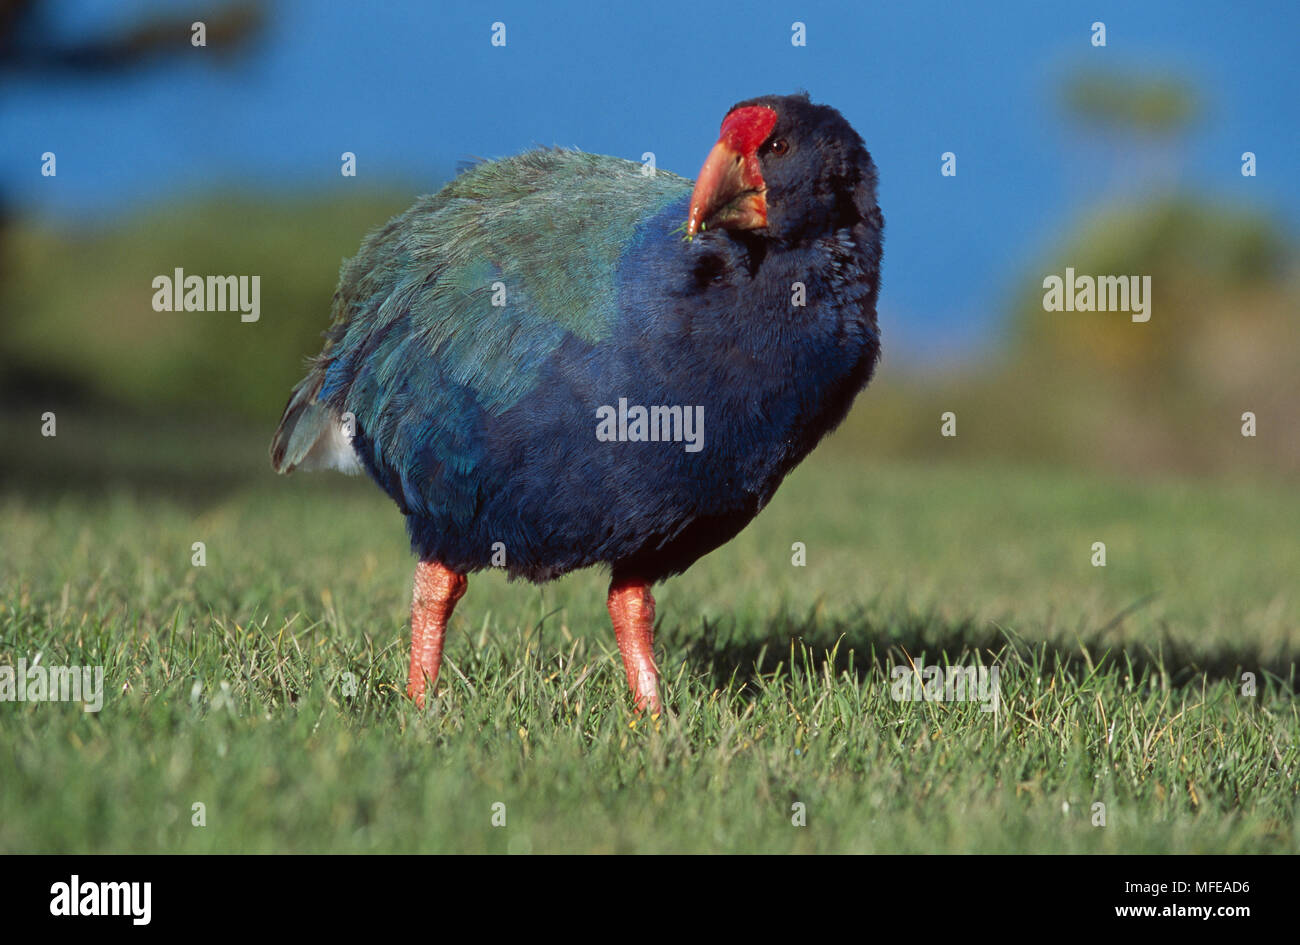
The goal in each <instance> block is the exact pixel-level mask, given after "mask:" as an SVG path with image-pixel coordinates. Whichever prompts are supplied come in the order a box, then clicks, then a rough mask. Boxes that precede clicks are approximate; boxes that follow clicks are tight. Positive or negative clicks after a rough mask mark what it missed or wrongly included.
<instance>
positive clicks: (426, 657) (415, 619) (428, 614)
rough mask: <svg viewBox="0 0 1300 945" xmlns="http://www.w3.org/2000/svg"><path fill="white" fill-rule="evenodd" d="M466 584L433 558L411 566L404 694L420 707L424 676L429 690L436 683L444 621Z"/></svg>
mask: <svg viewBox="0 0 1300 945" xmlns="http://www.w3.org/2000/svg"><path fill="white" fill-rule="evenodd" d="M468 583H469V582H468V581H467V580H465V575H463V574H457V573H456V572H455V571H452V570H451V569H450V568H444V567H443V566H442V565H440V564H439V563H438V562H436V561H421V562H420V563H419V564H417V565H416V566H415V589H414V592H413V593H412V595H411V673H410V676H409V677H408V679H407V683H406V694H407V695H408V696H410V697H411V698H412V699H414V700H415V704H416V705H417V706H419V707H420V708H421V709H423V708H424V689H425V682H426V679H427V681H428V687H429V691H430V692H432V691H433V687H434V685H435V684H436V683H437V682H438V669H439V667H441V666H442V641H443V637H445V636H446V634H447V621H449V620H450V619H451V612H452V611H453V610H455V609H456V601H458V600H460V599H461V598H462V597H463V596H465V587H466V585H467V584H468Z"/></svg>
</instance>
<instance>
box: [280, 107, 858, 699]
mask: <svg viewBox="0 0 1300 945" xmlns="http://www.w3.org/2000/svg"><path fill="white" fill-rule="evenodd" d="M701 150H703V149H701ZM876 191H877V170H876V165H875V163H874V162H873V160H872V157H871V155H870V153H869V152H868V150H867V148H866V146H865V144H864V142H863V140H862V138H861V136H860V135H859V134H858V133H857V132H856V131H855V130H854V129H853V127H852V126H851V125H850V124H849V122H848V121H847V120H846V119H845V118H844V117H843V115H842V114H841V113H840V112H839V111H838V110H836V109H835V108H833V107H831V106H828V105H823V104H817V103H814V102H813V101H812V100H811V98H810V97H809V95H808V93H806V92H799V93H796V94H793V95H765V96H760V97H757V98H752V99H748V100H746V101H742V102H740V103H738V104H736V105H734V106H732V107H731V108H730V109H728V110H727V112H726V113H725V115H724V117H723V120H722V123H721V128H720V131H719V135H718V137H717V139H716V142H715V143H714V144H713V145H712V148H711V149H710V150H709V151H708V154H707V157H706V159H705V161H704V163H703V166H702V167H701V169H700V172H699V175H698V177H697V179H696V180H695V181H694V182H692V181H691V180H689V179H687V178H684V177H679V176H677V175H675V174H672V173H670V172H668V171H666V170H662V169H656V168H653V167H652V166H650V165H648V164H647V163H643V162H635V161H629V160H624V159H621V158H616V157H608V156H602V155H595V154H590V153H586V152H582V151H579V150H574V149H565V148H536V149H533V150H528V151H525V152H522V153H520V154H518V155H516V156H513V157H508V158H503V159H500V160H493V161H480V162H478V163H476V164H474V165H472V166H470V167H469V168H467V169H464V170H462V171H461V172H460V173H459V174H458V175H457V176H455V177H453V178H452V179H451V180H450V181H449V182H448V183H447V184H446V186H444V187H443V188H442V189H441V190H440V191H438V192H437V193H435V194H432V195H426V196H423V197H420V198H419V199H418V200H417V201H416V203H415V204H414V205H413V206H411V208H410V209H408V210H407V211H406V212H405V213H402V214H400V215H398V216H396V217H394V218H393V219H392V220H390V221H389V222H388V223H387V224H385V225H384V226H382V227H380V228H379V229H377V230H375V231H374V232H372V233H371V234H370V235H369V236H368V237H366V239H365V240H364V241H363V242H362V244H361V247H360V250H359V251H358V253H357V254H356V256H354V257H353V258H352V259H351V260H349V261H346V262H344V264H343V266H342V269H341V272H340V277H339V283H338V288H337V290H336V292H335V294H334V299H333V304H332V312H331V321H330V325H329V328H328V330H327V331H326V332H325V334H324V338H325V343H324V347H323V349H322V351H321V352H320V354H319V355H318V356H316V357H315V358H314V359H311V360H310V361H309V369H308V372H307V374H306V376H305V377H304V378H303V379H302V380H301V382H299V383H298V385H297V386H296V387H294V388H293V391H292V393H291V394H290V396H289V400H288V404H287V405H286V407H285V410H284V413H283V416H282V418H281V420H280V424H279V427H278V428H277V430H276V432H275V435H274V438H273V440H272V444H271V463H272V466H273V468H274V469H275V470H276V471H277V472H280V473H289V472H291V471H293V470H294V469H297V468H304V469H311V468H337V469H341V470H343V471H345V472H360V471H364V472H365V473H367V474H368V475H369V476H370V478H371V479H373V480H374V482H375V483H377V484H378V485H379V487H380V488H381V489H382V490H383V491H384V492H386V493H387V494H388V496H390V497H391V498H392V500H393V501H394V502H395V503H396V504H397V507H398V508H399V510H400V511H401V513H402V514H403V515H404V516H405V520H406V526H407V532H408V534H409V536H410V541H411V547H412V551H413V552H414V555H415V557H416V559H417V564H416V568H415V577H414V582H413V584H414V586H413V592H412V603H411V627H410V629H411V648H410V664H409V673H408V678H407V687H406V692H407V696H408V697H409V698H410V699H411V700H413V701H414V702H415V704H416V705H417V706H418V707H419V708H421V709H423V708H424V707H425V704H426V694H429V695H430V696H431V695H432V694H433V693H434V692H436V684H437V679H438V673H439V668H440V665H441V660H442V650H443V642H444V639H445V635H446V632H447V625H448V621H449V619H450V618H451V616H452V613H453V610H454V608H455V607H456V605H457V603H458V601H460V599H461V598H462V596H463V595H464V594H465V592H466V588H467V584H468V576H469V575H470V574H473V573H475V572H478V571H482V570H485V569H491V568H497V569H504V570H505V571H506V573H507V575H508V577H509V578H511V579H523V580H528V581H532V582H535V583H542V582H546V581H550V580H552V579H555V578H558V577H560V576H562V575H565V574H568V573H570V572H572V571H575V570H578V569H583V568H589V567H599V568H604V569H607V570H608V572H609V575H610V584H609V591H608V596H607V600H606V605H607V609H608V611H609V616H610V621H611V623H612V625H613V630H614V635H615V638H616V641H617V644H618V649H619V653H620V655H621V658H622V662H623V667H624V671H625V674H626V677H627V683H628V686H629V688H630V690H631V699H632V702H633V706H634V711H635V712H637V713H644V712H649V713H654V714H657V713H659V712H661V711H662V710H663V704H664V703H663V699H662V694H661V692H660V688H661V687H660V680H659V670H658V667H657V663H656V660H655V654H654V625H655V600H654V596H653V593H652V587H653V585H654V584H656V583H658V582H660V581H662V580H663V579H665V578H667V577H670V576H672V575H675V574H679V573H681V572H683V571H685V570H686V569H687V568H688V567H690V566H691V565H692V564H693V563H695V562H696V561H697V560H698V559H699V558H701V557H702V556H704V555H706V554H708V553H709V552H711V551H713V550H715V549H717V548H719V547H721V546H722V545H724V544H725V543H727V542H728V541H730V540H731V539H732V538H733V537H735V536H736V535H737V534H738V533H739V532H740V531H741V530H742V529H743V528H744V527H745V526H746V525H747V524H748V523H749V522H750V521H751V520H752V519H753V518H754V517H755V516H756V515H757V514H758V513H759V512H760V511H761V510H762V509H763V508H764V506H766V505H767V503H768V502H769V501H770V500H771V499H772V496H773V494H774V493H775V492H776V490H777V487H778V486H779V485H780V484H781V481H782V480H783V479H784V478H785V476H786V475H787V474H788V473H789V472H790V471H791V470H792V469H793V468H794V467H795V466H796V465H797V464H798V463H799V462H801V461H802V460H803V459H804V457H805V456H807V455H808V453H809V452H810V451H811V450H812V449H813V448H814V447H815V446H816V445H817V444H818V442H820V441H821V440H822V438H823V437H825V436H826V434H827V433H829V432H830V431H831V430H833V429H834V428H835V427H836V426H837V425H838V424H839V423H840V422H841V421H842V420H843V419H844V417H845V416H846V414H847V413H848V411H849V408H850V406H851V405H852V403H853V402H854V400H855V398H856V397H857V395H858V394H859V393H860V392H861V391H862V390H863V389H864V388H865V387H866V386H867V384H868V382H869V381H870V380H871V379H872V376H873V374H874V373H875V370H876V365H877V362H878V360H879V358H880V351H881V346H880V332H879V327H878V324H877V317H876V304H877V297H878V294H879V288H880V266H881V248H882V236H883V231H884V218H883V215H882V213H881V210H880V207H879V206H878V203H877V196H876Z"/></svg>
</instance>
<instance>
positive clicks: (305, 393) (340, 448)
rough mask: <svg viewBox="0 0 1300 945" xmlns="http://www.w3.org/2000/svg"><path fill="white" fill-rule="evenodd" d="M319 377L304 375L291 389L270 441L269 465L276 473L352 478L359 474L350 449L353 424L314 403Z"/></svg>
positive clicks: (354, 453) (355, 457) (358, 468)
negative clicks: (332, 473) (329, 472)
mask: <svg viewBox="0 0 1300 945" xmlns="http://www.w3.org/2000/svg"><path fill="white" fill-rule="evenodd" d="M319 392H320V378H319V377H311V376H308V377H307V378H304V380H303V382H302V383H301V384H299V385H298V387H297V388H295V389H294V392H293V394H292V395H291V396H290V398H289V404H288V406H287V407H285V409H284V416H283V417H281V418H280V426H279V427H278V428H277V429H276V431H275V438H274V439H273V440H272V441H271V465H272V466H273V467H275V470H276V472H280V473H291V472H293V471H294V470H295V469H298V468H302V469H308V470H311V469H337V470H339V471H340V472H344V473H348V474H349V475H354V474H356V473H359V472H361V471H362V466H361V460H360V459H359V458H358V457H357V453H356V450H354V449H353V448H352V430H353V428H354V426H353V424H350V423H345V422H344V417H343V416H341V415H340V414H339V413H338V411H336V410H334V409H333V408H331V407H327V406H325V405H324V404H321V403H318V402H317V401H316V395H317V394H318V393H319Z"/></svg>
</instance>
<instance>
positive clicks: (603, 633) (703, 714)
mask: <svg viewBox="0 0 1300 945" xmlns="http://www.w3.org/2000/svg"><path fill="white" fill-rule="evenodd" d="M62 437H63V433H62V431H61V432H60V438H62ZM25 448H26V447H24V449H25ZM259 449H260V446H259ZM129 481H132V480H124V484H123V485H122V486H120V487H110V488H107V489H106V490H98V491H97V490H91V491H85V490H78V489H73V488H67V489H63V488H45V489H40V488H27V487H17V486H15V487H11V488H10V490H9V491H8V492H5V493H0V534H2V535H3V542H2V544H3V547H2V548H0V665H4V664H10V665H13V664H16V663H17V660H18V659H19V658H25V659H27V660H28V661H31V660H33V659H35V658H36V656H37V654H40V659H41V662H42V663H43V664H46V665H49V664H79V665H102V666H103V667H104V674H105V690H106V694H105V704H104V707H103V709H102V711H100V712H99V713H98V714H91V713H85V712H83V711H81V708H80V706H78V705H71V704H53V703H32V702H26V703H0V852H12V851H102V852H127V851H182V852H205V851H265V852H270V851H510V852H527V851H533V852H541V851H565V850H568V851H862V852H869V851H923V852H924V851H958V852H967V851H969V852H974V851H1081V852H1083V851H1086V852H1116V851H1144V852H1165V851H1221V852H1265V851H1292V852H1294V851H1296V850H1297V848H1300V828H1298V827H1297V820H1296V814H1297V790H1298V788H1297V785H1300V714H1298V712H1297V702H1296V697H1295V690H1296V682H1297V680H1296V676H1295V660H1296V654H1297V652H1300V593H1298V587H1300V581H1298V580H1297V579H1298V577H1300V541H1298V540H1297V536H1300V498H1297V496H1296V493H1295V490H1294V489H1293V488H1292V489H1287V488H1285V487H1282V486H1277V487H1270V486H1261V485H1259V484H1247V483H1241V484H1230V483H1229V484H1225V483H1207V482H1196V481H1187V482H1181V481H1157V480H1152V481H1144V482H1125V481H1105V480H1101V479H1097V478H1087V477H1083V476H1080V475H1074V474H1062V473H1055V472H1046V471H1044V472H1031V471H1026V470H1016V469H997V468H988V467H978V468H976V467H969V466H961V467H958V466H952V465H944V464H942V463H936V464H933V465H931V466H921V465H889V464H876V463H871V462H862V461H860V460H859V459H857V458H856V457H855V456H854V455H853V454H852V453H851V452H848V451H847V450H846V449H843V448H841V447H839V446H837V445H836V444H835V443H832V444H830V446H828V447H827V448H826V449H824V450H822V451H819V452H818V453H816V454H814V456H813V457H812V458H811V459H810V460H809V461H808V463H806V464H805V467H804V468H802V469H800V470H799V471H798V472H797V473H796V474H795V475H794V476H793V477H792V478H791V480H790V481H789V482H788V483H787V484H786V486H785V487H784V488H783V489H782V490H781V492H780V493H779V494H778V496H777V498H776V500H775V501H774V502H773V503H772V505H771V507H770V508H768V509H767V510H766V511H765V512H764V513H763V514H762V515H761V516H760V517H759V518H758V519H757V520H756V521H755V523H754V524H753V525H751V526H750V528H749V529H748V530H747V531H746V532H744V533H743V534H742V535H741V536H740V538H738V539H737V540H736V541H734V542H733V543H732V544H730V545H729V546H727V547H725V548H724V549H722V550H720V551H718V552H716V553H715V554H713V555H711V556H710V557H708V558H706V559H705V560H704V561H702V562H700V564H698V565H697V566H696V567H695V568H694V569H693V570H692V571H691V572H689V573H688V574H687V575H685V576H684V577H681V578H678V579H676V580H673V581H670V582H668V583H667V584H665V585H662V586H661V587H660V588H658V589H657V597H658V601H659V650H660V653H661V667H662V669H663V671H664V675H665V678H666V680H667V685H666V695H667V702H668V707H669V708H668V710H667V711H666V713H665V714H664V716H662V717H660V718H657V719H653V720H651V719H644V718H642V719H638V718H636V717H635V716H634V715H633V714H632V713H631V711H630V705H629V700H628V698H627V693H626V691H625V682H624V680H623V676H622V670H621V667H620V665H619V663H618V661H617V655H616V651H615V648H614V644H613V639H612V634H611V633H610V631H609V628H608V623H607V617H606V615H605V612H604V590H605V580H604V578H603V576H601V575H599V574H596V573H584V574H580V575H575V576H571V577H569V578H567V579H565V580H563V581H560V582H558V583H555V584H551V585H548V586H545V587H542V588H536V587H532V586H529V585H525V584H512V583H509V582H507V581H506V580H505V579H504V577H502V576H501V575H500V574H484V575H478V576H476V577H472V578H471V579H470V587H469V593H468V595H467V596H466V598H465V599H464V601H463V602H462V603H461V605H460V608H459V610H458V611H457V613H456V617H455V619H454V621H453V624H452V629H451V632H450V635H449V643H448V651H447V656H448V659H447V661H446V662H445V664H444V670H443V675H442V679H441V680H440V683H439V698H438V699H437V700H436V703H435V704H434V706H433V709H432V711H431V713H429V714H427V715H424V714H421V713H419V712H417V711H416V710H415V709H414V707H413V706H411V705H410V704H408V703H407V702H406V700H405V699H404V698H403V696H402V694H401V689H402V687H403V685H404V680H405V669H406V650H405V647H406V640H405V636H404V634H405V628H404V623H405V618H406V605H407V595H408V593H409V586H408V583H407V582H408V581H409V578H410V571H411V567H412V561H411V559H410V557H409V553H408V550H407V546H406V541H405V535H404V531H403V528H402V523H401V520H400V517H399V515H398V513H397V512H396V510H395V509H394V508H393V507H392V506H391V505H390V504H389V503H388V501H387V499H385V498H384V497H383V496H382V495H380V494H379V492H378V490H376V489H374V488H373V487H372V486H370V485H369V484H368V483H366V482H363V481H359V480H344V479H341V478H339V477H336V476H332V475H331V476H323V475H317V476H304V475H299V476H294V477H292V478H290V479H287V480H277V479H275V478H274V477H272V476H271V474H270V473H269V472H268V473H266V474H265V476H264V477H261V478H255V479H252V480H248V479H244V480H241V481H238V482H237V483H236V484H234V485H233V486H232V488H230V489H228V490H226V491H224V492H220V493H217V494H213V493H211V492H205V493H203V494H201V495H200V496H198V497H195V496H189V497H186V496H184V495H183V494H178V493H176V492H175V491H171V492H166V491H164V490H163V488H162V487H161V486H160V487H159V488H158V489H157V490H154V489H151V488H148V487H145V486H142V485H139V484H137V485H134V486H132V485H127V484H125V483H126V482H129ZM195 541H203V542H205V543H206V549H207V551H206V554H207V566H206V567H202V568H199V567H193V566H192V565H191V563H190V559H191V553H192V552H191V544H192V543H193V542H195ZM1094 541H1104V542H1105V543H1106V546H1107V556H1108V564H1107V566H1106V567H1104V568H1096V567H1093V566H1092V565H1091V564H1090V558H1091V556H1092V550H1091V546H1092V543H1093V542H1094ZM794 542H803V543H805V545H806V548H807V552H806V554H807V565H806V567H795V566H793V565H792V564H791V555H792V551H791V545H792V543H794ZM908 655H910V657H911V658H912V659H914V660H915V661H916V662H917V663H918V664H920V663H921V662H922V661H923V660H924V661H925V662H927V663H935V662H950V663H953V664H959V665H968V664H971V663H972V662H974V661H979V662H983V663H985V664H988V663H991V662H996V664H997V665H998V666H999V668H1000V673H1001V677H1000V682H1001V699H1002V705H1001V708H1000V711H998V712H985V711H982V709H981V705H980V703H979V702H910V701H903V702H900V701H895V700H894V699H893V698H892V697H891V680H890V667H891V666H894V665H896V664H902V663H905V662H906V661H907V659H908ZM1243 672H1250V673H1253V674H1254V676H1255V679H1256V681H1257V692H1256V694H1255V695H1254V696H1253V697H1248V696H1245V695H1243V694H1242V691H1241V674H1242V673H1243ZM348 673H350V674H352V676H351V677H350V679H351V680H352V681H353V682H354V683H355V694H352V695H348V694H346V693H347V690H348V687H347V682H348V679H349V677H345V675H344V674H348ZM498 802H499V803H503V804H504V805H505V810H506V826H504V827H494V826H493V825H492V816H493V805H494V804H496V803H498ZM1096 802H1101V803H1103V804H1105V805H1106V825H1105V826H1104V827H1097V826H1093V823H1092V820H1093V813H1092V805H1093V804H1094V803H1096ZM195 803H202V804H203V805H205V810H206V826H203V827H196V826H193V825H192V823H191V818H192V809H193V808H192V805H194V804H195ZM796 803H802V804H804V805H805V811H806V826H802V827H800V826H794V825H793V824H792V822H791V818H792V816H793V815H792V805H794V804H796Z"/></svg>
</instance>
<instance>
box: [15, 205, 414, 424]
mask: <svg viewBox="0 0 1300 945" xmlns="http://www.w3.org/2000/svg"><path fill="white" fill-rule="evenodd" d="M410 202H411V195H410V194H409V193H407V194H396V193H381V192H371V193H365V194H362V195H358V196H354V197H347V198H341V199H331V200H328V201H326V200H320V199H316V198H308V197H304V198H299V199H291V200H283V199H277V200H256V199H253V198H250V197H213V198H211V199H209V200H205V201H203V202H200V203H196V204H177V205H173V206H162V207H158V208H154V209H151V210H148V211H146V212H143V213H141V214H139V215H138V216H135V217H133V218H131V219H129V220H127V221H125V222H124V223H122V224H121V225H119V226H114V227H111V228H103V229H98V230H93V231H83V232H76V233H70V232H67V231H61V230H52V229H49V228H44V227H42V228H33V227H30V226H19V227H15V228H14V232H13V233H12V234H11V235H10V236H9V238H8V244H9V245H8V257H9V258H8V261H7V265H6V279H5V284H4V287H3V300H4V309H5V315H4V319H3V324H4V330H3V332H0V385H3V386H4V387H6V388H7V389H6V399H10V400H12V399H17V398H19V397H21V396H22V395H24V394H26V395H28V396H33V395H36V396H40V397H43V398H46V399H48V400H51V401H53V402H56V403H58V402H64V401H65V400H66V399H67V397H68V396H69V395H70V394H75V392H80V393H81V395H82V399H83V400H85V401H88V402H91V403H93V404H95V405H97V406H99V407H101V408H104V407H114V408H125V409H127V410H128V411H130V412H133V413H138V414H142V415H146V416H148V415H160V414H171V415H178V414H179V415H185V416H189V417H204V416H207V417H212V418H221V417H225V418H227V419H229V420H231V421H235V422H237V421H241V420H258V421H260V422H262V423H263V424H269V426H267V429H266V435H267V436H268V437H269V435H270V430H271V429H273V428H274V426H275V421H276V420H277V419H278V412H279V410H280V408H281V407H283V405H284V401H285V400H286V399H287V397H288V393H289V389H290V388H291V387H292V386H293V384H294V383H296V382H297V380H298V379H299V378H300V377H301V375H302V363H303V360H304V359H305V358H306V357H308V356H310V355H314V354H315V353H316V352H317V351H319V350H320V345H321V339H320V335H321V333H322V332H323V331H324V330H325V328H326V327H327V325H328V323H329V310H330V302H331V299H332V298H333V293H334V286H335V283H336V282H337V281H338V270H339V265H340V263H341V262H342V261H343V259H345V258H346V257H348V256H350V255H351V254H352V253H354V252H356V249H357V246H358V245H359V244H360V241H361V238H362V236H363V235H364V234H365V233H366V232H368V231H369V230H370V229H371V228H373V227H376V226H379V225H381V224H382V223H383V222H384V221H386V220H387V219H388V218H389V217H391V216H392V215H393V214H395V213H397V212H399V211H400V210H402V209H404V208H405V207H406V206H408V205H409V204H410ZM176 268H181V269H183V270H184V271H185V273H186V274H190V275H205V276H206V275H231V274H233V275H259V276H261V317H260V319H259V320H258V321H256V322H249V323H244V322H241V320H240V316H239V314H238V312H155V311H154V310H153V307H152V300H153V296H154V289H153V288H152V282H153V280H154V278H155V277H157V276H159V275H166V276H169V277H170V276H171V275H172V273H173V270H174V269H176ZM19 384H21V385H22V387H23V389H22V390H13V388H14V387H15V386H17V385H19Z"/></svg>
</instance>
